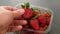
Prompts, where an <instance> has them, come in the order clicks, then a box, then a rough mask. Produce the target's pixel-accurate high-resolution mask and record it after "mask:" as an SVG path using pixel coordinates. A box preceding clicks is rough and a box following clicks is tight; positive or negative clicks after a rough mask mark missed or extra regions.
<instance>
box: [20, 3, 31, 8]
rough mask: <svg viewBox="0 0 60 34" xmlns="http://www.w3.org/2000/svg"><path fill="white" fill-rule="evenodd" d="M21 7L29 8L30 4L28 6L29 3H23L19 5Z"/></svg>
mask: <svg viewBox="0 0 60 34" xmlns="http://www.w3.org/2000/svg"><path fill="white" fill-rule="evenodd" d="M21 7H22V8H29V7H30V4H29V2H26V3H23V4H22V5H21Z"/></svg>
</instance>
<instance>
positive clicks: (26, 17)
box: [23, 8, 32, 19]
mask: <svg viewBox="0 0 60 34" xmlns="http://www.w3.org/2000/svg"><path fill="white" fill-rule="evenodd" d="M24 10H25V13H24V14H23V18H25V19H28V18H30V17H31V16H32V10H31V9H30V8H25V9H24Z"/></svg>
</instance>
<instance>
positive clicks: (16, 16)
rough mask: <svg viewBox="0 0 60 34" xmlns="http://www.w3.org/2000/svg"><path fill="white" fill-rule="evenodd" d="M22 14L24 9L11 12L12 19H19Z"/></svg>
mask: <svg viewBox="0 0 60 34" xmlns="http://www.w3.org/2000/svg"><path fill="white" fill-rule="evenodd" d="M24 12H25V11H24V9H18V10H15V11H13V14H14V18H18V17H20V16H21V15H23V14H24Z"/></svg>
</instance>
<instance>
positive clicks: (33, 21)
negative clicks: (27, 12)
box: [30, 19, 39, 30]
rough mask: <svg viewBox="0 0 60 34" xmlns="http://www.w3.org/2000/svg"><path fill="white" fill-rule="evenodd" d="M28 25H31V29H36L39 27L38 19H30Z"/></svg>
mask: <svg viewBox="0 0 60 34" xmlns="http://www.w3.org/2000/svg"><path fill="white" fill-rule="evenodd" d="M30 25H31V26H32V28H33V29H35V30H38V29H39V24H38V20H36V19H35V20H30Z"/></svg>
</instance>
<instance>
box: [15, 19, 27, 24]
mask: <svg viewBox="0 0 60 34" xmlns="http://www.w3.org/2000/svg"><path fill="white" fill-rule="evenodd" d="M14 23H15V24H14V25H26V24H27V21H26V20H14Z"/></svg>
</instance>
